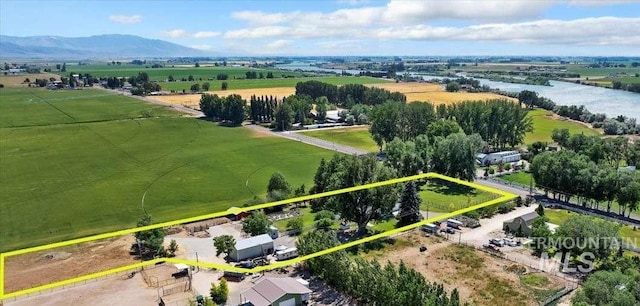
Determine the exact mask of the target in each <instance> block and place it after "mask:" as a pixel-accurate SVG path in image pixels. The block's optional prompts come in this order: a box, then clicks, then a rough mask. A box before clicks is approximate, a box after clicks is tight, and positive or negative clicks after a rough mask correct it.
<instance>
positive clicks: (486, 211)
mask: <svg viewBox="0 0 640 306" xmlns="http://www.w3.org/2000/svg"><path fill="white" fill-rule="evenodd" d="M497 210H498V208H497V207H496V206H495V205H493V206H487V207H483V208H480V209H478V210H477V212H478V213H479V214H480V217H482V218H485V219H486V218H491V217H493V216H494V215H495V214H496V212H497Z"/></svg>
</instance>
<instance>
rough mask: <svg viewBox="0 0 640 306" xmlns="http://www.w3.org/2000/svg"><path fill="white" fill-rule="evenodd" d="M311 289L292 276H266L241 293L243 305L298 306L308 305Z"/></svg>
mask: <svg viewBox="0 0 640 306" xmlns="http://www.w3.org/2000/svg"><path fill="white" fill-rule="evenodd" d="M310 293H311V290H310V289H309V288H307V287H306V286H304V285H303V284H301V283H300V282H298V281H297V280H295V279H293V278H290V277H283V278H276V277H274V278H271V277H268V278H264V279H262V280H261V281H259V282H258V283H256V284H255V285H254V286H253V287H251V289H249V290H246V291H244V292H242V294H241V295H240V298H241V301H242V305H253V306H298V305H306V303H307V301H308V300H309V294H310Z"/></svg>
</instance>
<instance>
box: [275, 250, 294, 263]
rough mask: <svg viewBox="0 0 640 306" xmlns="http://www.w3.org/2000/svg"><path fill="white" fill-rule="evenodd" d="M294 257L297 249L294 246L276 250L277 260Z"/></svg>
mask: <svg viewBox="0 0 640 306" xmlns="http://www.w3.org/2000/svg"><path fill="white" fill-rule="evenodd" d="M294 257H298V249H296V248H288V249H286V250H282V251H277V252H276V259H277V260H286V259H289V258H294Z"/></svg>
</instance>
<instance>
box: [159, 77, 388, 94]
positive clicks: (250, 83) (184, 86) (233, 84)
mask: <svg viewBox="0 0 640 306" xmlns="http://www.w3.org/2000/svg"><path fill="white" fill-rule="evenodd" d="M311 80H316V81H321V82H324V83H329V84H333V85H344V84H376V83H381V82H384V81H382V80H380V79H376V78H371V77H354V76H326V77H297V78H276V79H256V80H233V79H232V80H226V81H218V80H212V81H207V80H203V81H193V82H159V83H158V84H160V87H162V90H165V91H171V90H174V91H178V92H182V90H184V91H185V92H190V89H191V85H193V84H200V85H202V84H203V83H209V85H210V87H209V89H210V90H220V89H221V86H222V82H226V83H227V86H228V87H227V89H228V90H234V89H250V88H271V87H295V86H296V84H298V82H304V81H311Z"/></svg>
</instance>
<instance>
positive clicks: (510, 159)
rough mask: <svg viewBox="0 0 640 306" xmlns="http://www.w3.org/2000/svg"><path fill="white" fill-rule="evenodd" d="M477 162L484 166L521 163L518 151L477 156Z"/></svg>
mask: <svg viewBox="0 0 640 306" xmlns="http://www.w3.org/2000/svg"><path fill="white" fill-rule="evenodd" d="M476 161H477V162H478V164H480V165H483V166H489V165H497V164H499V163H500V162H503V163H505V164H506V163H515V162H518V161H520V153H518V152H516V151H503V152H495V153H489V154H478V155H476Z"/></svg>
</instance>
